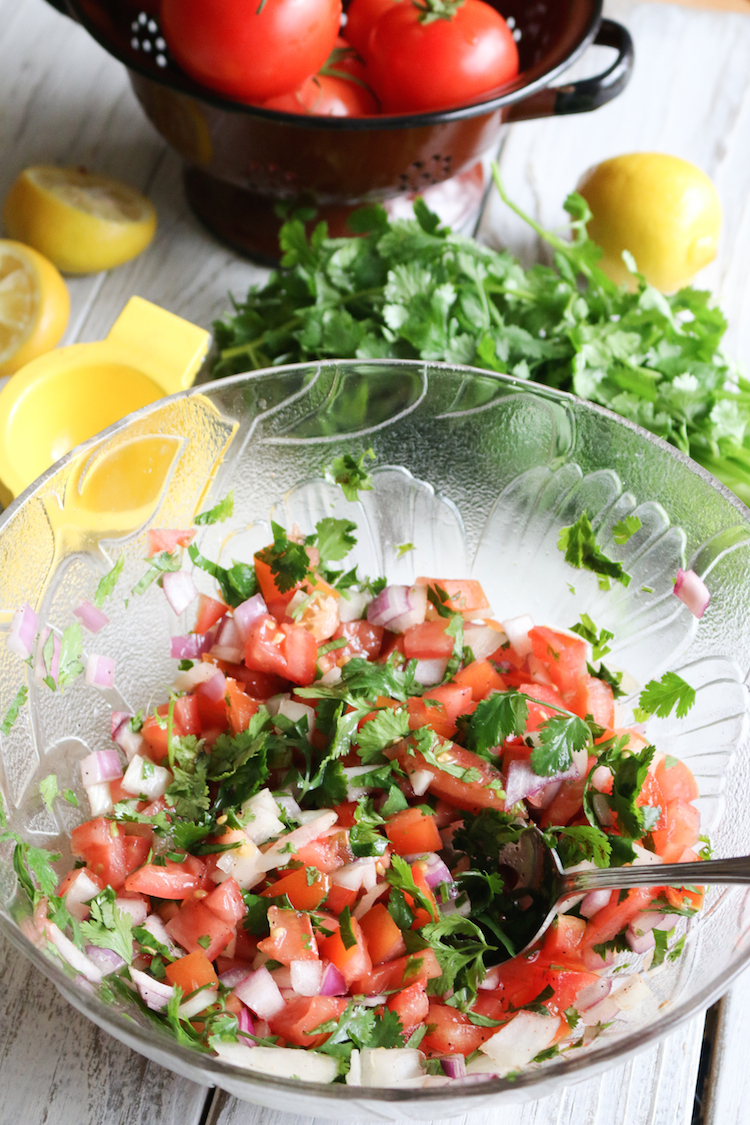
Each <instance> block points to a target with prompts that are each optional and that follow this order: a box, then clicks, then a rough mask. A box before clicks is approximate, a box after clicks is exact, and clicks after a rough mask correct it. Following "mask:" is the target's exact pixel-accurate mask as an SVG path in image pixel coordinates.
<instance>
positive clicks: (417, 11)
mask: <svg viewBox="0 0 750 1125" xmlns="http://www.w3.org/2000/svg"><path fill="white" fill-rule="evenodd" d="M438 13H439V14H438ZM518 69H519V61H518V48H517V47H516V44H515V40H514V39H513V36H512V34H511V32H510V29H509V27H508V25H507V23H506V22H505V20H504V19H503V17H502V16H501V15H500V14H499V13H498V12H496V11H495V9H494V8H491V7H490V6H489V4H485V3H484V2H483V0H464V2H463V3H460V4H459V3H455V4H451V3H450V2H447V0H401V3H398V4H394V5H393V7H392V8H391V10H390V11H386V12H385V13H384V14H383V15H382V16H381V17H380V19H379V20H378V22H377V23H376V24H375V27H374V29H373V32H372V34H371V36H370V39H369V43H368V48H367V70H368V74H369V77H370V84H371V85H372V88H373V89H374V91H375V93H376V94H377V95H378V97H379V98H380V101H381V103H382V106H383V110H384V111H385V112H386V113H424V112H427V111H429V110H437V109H448V108H450V107H451V106H457V105H465V104H466V103H467V102H472V101H477V100H480V99H481V98H482V97H484V96H485V95H487V94H489V93H490V92H491V91H493V90H495V89H496V88H497V87H499V86H503V85H505V83H506V82H509V81H510V80H511V79H512V78H515V76H516V75H517V74H518Z"/></svg>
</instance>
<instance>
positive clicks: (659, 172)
mask: <svg viewBox="0 0 750 1125" xmlns="http://www.w3.org/2000/svg"><path fill="white" fill-rule="evenodd" d="M578 191H579V192H580V193H581V195H582V196H583V197H584V199H585V200H586V202H587V203H588V205H589V207H590V208H591V212H592V215H593V218H592V219H591V220H590V222H589V223H588V227H587V229H588V233H589V235H590V237H591V238H593V240H594V241H595V242H597V243H598V244H599V246H601V247H602V249H603V250H604V257H603V258H602V260H601V262H600V263H599V264H600V265H601V267H602V269H603V270H604V272H605V273H606V274H608V276H609V277H611V278H612V280H613V281H616V282H620V283H622V282H625V283H626V284H632V276H631V275H630V274H629V273H628V270H627V268H626V266H625V263H624V262H623V260H622V252H623V250H629V251H630V253H631V254H632V255H633V257H634V258H635V262H636V265H637V267H638V270H639V272H640V273H642V274H644V276H645V277H646V280H647V281H649V282H650V283H651V284H652V285H653V286H655V287H656V288H657V289H661V290H662V292H664V293H672V292H674V291H675V290H677V289H681V288H682V287H683V286H684V285H687V284H688V283H689V282H690V281H691V280H692V278H693V277H694V276H695V274H696V273H697V272H698V270H700V269H703V267H704V266H707V265H708V263H709V262H711V261H713V259H714V258H715V257H716V251H717V248H718V244H719V233H720V231H721V203H720V202H719V196H718V194H717V192H716V188H715V187H714V185H713V183H712V182H711V180H710V179H709V178H708V176H707V175H706V173H705V172H703V171H702V170H701V169H700V168H697V167H696V166H695V164H691V163H690V162H689V161H687V160H681V159H680V158H679V157H677V156H669V155H667V154H666V153H662V152H633V153H628V154H626V155H624V156H615V157H613V158H612V159H611V160H605V161H604V162H603V163H602V164H599V165H597V167H596V168H592V169H591V170H590V171H589V172H587V173H586V174H585V175H584V177H583V179H582V180H581V182H580V183H579V185H578Z"/></svg>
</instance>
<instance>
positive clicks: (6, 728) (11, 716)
mask: <svg viewBox="0 0 750 1125" xmlns="http://www.w3.org/2000/svg"><path fill="white" fill-rule="evenodd" d="M28 698H29V689H28V688H27V687H26V685H25V684H24V685H23V686H22V687H20V688H19V689H18V691H17V692H16V694H15V695H14V696H13V699H12V701H11V705H10V707H9V708H8V710H7V711H6V712H5V717H4V719H3V721H2V723H0V734H6V735H7V734H10V732H11V730H12V729H13V724H14V723H15V721H16V719H17V718H18V713H19V711H20V710H21V708H22V707H23V706H24V705H25V703H26V700H27V699H28Z"/></svg>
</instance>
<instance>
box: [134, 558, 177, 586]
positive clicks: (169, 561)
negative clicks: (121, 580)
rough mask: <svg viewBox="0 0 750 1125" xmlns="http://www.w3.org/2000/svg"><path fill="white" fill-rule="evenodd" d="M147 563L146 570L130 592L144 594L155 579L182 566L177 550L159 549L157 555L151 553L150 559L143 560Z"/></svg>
mask: <svg viewBox="0 0 750 1125" xmlns="http://www.w3.org/2000/svg"><path fill="white" fill-rule="evenodd" d="M145 561H146V563H147V565H148V570H147V571H146V573H145V574H144V575H143V577H142V578H139V580H138V581H137V582H136V584H135V586H134V587H133V589H132V590H131V593H132V594H145V592H146V590H148V588H149V586H151V585H152V584H153V583H154V582H156V580H157V579H159V578H161V576H162V575H163V574H171V573H174V572H175V571H177V570H179V569H180V567H181V566H182V559H181V558H180V556H179V554H178V553H177V551H160V553H159V554H158V555H153V556H152V557H151V558H150V559H146V560H145Z"/></svg>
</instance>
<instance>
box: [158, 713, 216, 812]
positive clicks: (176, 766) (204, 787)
mask: <svg viewBox="0 0 750 1125" xmlns="http://www.w3.org/2000/svg"><path fill="white" fill-rule="evenodd" d="M169 743H170V752H171V753H173V755H174V759H173V760H172V762H171V770H172V774H173V776H174V780H173V781H172V783H171V785H170V786H169V788H168V789H167V792H166V794H165V797H166V799H167V803H168V804H170V805H171V806H172V807H173V808H174V810H175V812H176V813H177V815H178V816H181V817H184V818H185V819H186V820H200V819H202V816H203V813H205V812H206V811H207V810H208V808H209V806H210V804H211V801H210V795H209V791H208V767H209V760H210V759H209V755H208V754H206V753H205V749H204V743H203V741H202V739H199V738H196V736H195V735H194V734H188V735H184V736H182V737H181V738H173V737H170V739H169Z"/></svg>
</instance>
